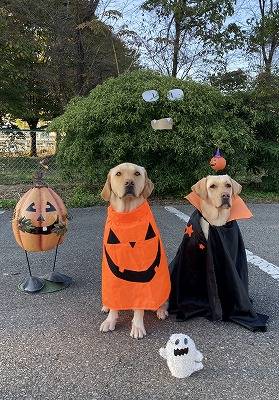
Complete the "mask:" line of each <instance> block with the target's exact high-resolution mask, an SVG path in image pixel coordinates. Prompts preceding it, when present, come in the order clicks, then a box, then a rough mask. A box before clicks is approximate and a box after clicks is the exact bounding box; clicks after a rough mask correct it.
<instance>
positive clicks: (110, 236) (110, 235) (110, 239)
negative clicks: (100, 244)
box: [108, 229, 120, 244]
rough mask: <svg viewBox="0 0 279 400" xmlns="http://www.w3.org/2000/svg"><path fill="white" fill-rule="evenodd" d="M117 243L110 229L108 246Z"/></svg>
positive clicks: (117, 240)
mask: <svg viewBox="0 0 279 400" xmlns="http://www.w3.org/2000/svg"><path fill="white" fill-rule="evenodd" d="M117 243H120V241H119V239H118V237H117V236H116V234H115V233H114V232H113V231H112V230H111V229H110V231H109V235H108V244H117Z"/></svg>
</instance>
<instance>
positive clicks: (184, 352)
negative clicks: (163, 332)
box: [173, 347, 189, 356]
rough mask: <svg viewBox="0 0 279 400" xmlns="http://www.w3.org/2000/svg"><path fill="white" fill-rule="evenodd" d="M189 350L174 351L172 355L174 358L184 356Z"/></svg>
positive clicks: (186, 348)
mask: <svg viewBox="0 0 279 400" xmlns="http://www.w3.org/2000/svg"><path fill="white" fill-rule="evenodd" d="M188 352H189V348H188V347H185V348H184V349H174V351H173V354H174V355H175V356H184V355H185V354H188Z"/></svg>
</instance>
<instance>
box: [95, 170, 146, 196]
mask: <svg viewBox="0 0 279 400" xmlns="http://www.w3.org/2000/svg"><path fill="white" fill-rule="evenodd" d="M153 188H154V185H153V183H152V182H151V180H150V179H149V178H148V176H147V173H146V170H145V168H143V167H141V166H139V165H136V164H132V163H123V164H119V165H117V166H116V167H114V168H112V169H111V170H110V171H109V173H108V176H107V181H106V183H105V186H104V187H103V190H102V192H101V196H102V198H103V199H104V200H105V201H109V200H110V198H111V194H112V193H113V194H114V195H115V196H117V197H118V198H119V199H124V198H127V197H140V196H143V197H144V198H147V197H149V196H150V194H151V193H152V190H153Z"/></svg>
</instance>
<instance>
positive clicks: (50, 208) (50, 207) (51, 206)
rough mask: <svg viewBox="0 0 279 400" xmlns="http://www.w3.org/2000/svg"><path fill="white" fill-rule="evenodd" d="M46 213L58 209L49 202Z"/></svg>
mask: <svg viewBox="0 0 279 400" xmlns="http://www.w3.org/2000/svg"><path fill="white" fill-rule="evenodd" d="M46 205H47V206H46V212H50V211H56V208H55V207H54V206H53V205H52V204H51V203H50V202H49V201H48V202H47V204H46Z"/></svg>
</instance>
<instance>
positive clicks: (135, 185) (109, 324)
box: [100, 163, 168, 339]
mask: <svg viewBox="0 0 279 400" xmlns="http://www.w3.org/2000/svg"><path fill="white" fill-rule="evenodd" d="M153 188H154V185H153V183H152V181H151V180H150V179H149V178H148V176H147V173H146V170H145V168H143V167H141V166H139V165H135V164H132V163H123V164H120V165H117V166H116V167H114V168H112V169H111V170H110V171H109V173H108V176H107V181H106V183H105V185H104V188H103V190H102V192H101V196H102V198H103V199H104V200H105V201H108V202H110V205H111V206H112V208H113V209H114V210H115V211H118V212H122V213H123V212H130V211H133V210H134V209H136V208H137V207H139V206H140V205H141V204H143V203H144V202H145V201H146V199H147V198H148V197H149V196H150V194H151V192H152V191H153ZM102 311H103V312H108V311H109V314H108V316H107V318H106V319H105V320H104V322H103V323H102V324H101V326H100V331H101V332H108V331H113V330H114V329H115V326H116V322H117V318H118V310H112V309H110V310H109V309H108V307H106V305H105V304H104V305H103V308H102ZM167 315H168V313H167V310H166V307H165V306H162V307H160V308H159V309H158V310H157V316H158V318H159V319H165V318H166V316H167ZM143 316H144V310H134V316H133V320H132V329H131V333H130V335H131V336H132V337H133V338H136V339H140V338H142V337H144V336H145V335H146V330H145V327H144V322H143Z"/></svg>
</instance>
